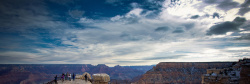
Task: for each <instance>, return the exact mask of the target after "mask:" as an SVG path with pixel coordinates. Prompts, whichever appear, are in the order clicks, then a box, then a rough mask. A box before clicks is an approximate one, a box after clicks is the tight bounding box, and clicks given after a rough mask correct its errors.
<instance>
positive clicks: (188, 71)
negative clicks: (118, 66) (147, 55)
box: [135, 62, 232, 84]
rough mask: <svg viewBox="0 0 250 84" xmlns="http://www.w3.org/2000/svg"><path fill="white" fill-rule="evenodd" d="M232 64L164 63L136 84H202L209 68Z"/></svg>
mask: <svg viewBox="0 0 250 84" xmlns="http://www.w3.org/2000/svg"><path fill="white" fill-rule="evenodd" d="M231 64H232V63H230V62H206V63H205V62H162V63H159V64H157V65H156V67H153V69H151V70H149V71H148V72H146V73H145V74H144V75H142V77H141V78H140V79H139V80H138V81H137V82H135V83H138V84H168V83H188V84H190V83H191V84H199V83H201V75H202V74H204V73H206V69H209V68H224V67H228V66H230V65H231Z"/></svg>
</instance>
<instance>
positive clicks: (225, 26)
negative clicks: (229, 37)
mask: <svg viewBox="0 0 250 84" xmlns="http://www.w3.org/2000/svg"><path fill="white" fill-rule="evenodd" d="M245 21H246V19H245V18H241V17H236V18H235V19H234V20H233V21H232V22H230V21H227V22H223V23H221V24H217V25H214V26H212V27H211V28H210V29H209V30H208V31H207V35H212V34H215V35H219V34H226V33H227V32H230V31H237V30H238V29H239V27H240V26H241V25H242V24H243V23H244V22H245Z"/></svg>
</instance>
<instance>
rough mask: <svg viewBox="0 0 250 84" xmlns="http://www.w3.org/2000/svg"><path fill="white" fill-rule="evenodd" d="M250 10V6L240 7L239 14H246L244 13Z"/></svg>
mask: <svg viewBox="0 0 250 84" xmlns="http://www.w3.org/2000/svg"><path fill="white" fill-rule="evenodd" d="M249 11H250V8H249V7H243V8H240V10H239V12H238V14H240V15H244V14H246V13H247V12H249Z"/></svg>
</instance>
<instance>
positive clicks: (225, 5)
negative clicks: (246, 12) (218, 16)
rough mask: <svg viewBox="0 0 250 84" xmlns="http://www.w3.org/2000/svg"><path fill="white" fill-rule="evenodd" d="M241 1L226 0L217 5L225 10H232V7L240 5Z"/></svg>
mask: <svg viewBox="0 0 250 84" xmlns="http://www.w3.org/2000/svg"><path fill="white" fill-rule="evenodd" d="M238 5H239V3H237V2H234V1H232V0H224V1H223V2H221V3H220V4H219V5H217V7H218V8H221V9H223V10H226V11H227V10H230V9H232V8H235V7H238Z"/></svg>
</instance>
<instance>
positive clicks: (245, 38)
mask: <svg viewBox="0 0 250 84" xmlns="http://www.w3.org/2000/svg"><path fill="white" fill-rule="evenodd" d="M236 40H250V34H247V35H243V36H241V37H239V38H236Z"/></svg>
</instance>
